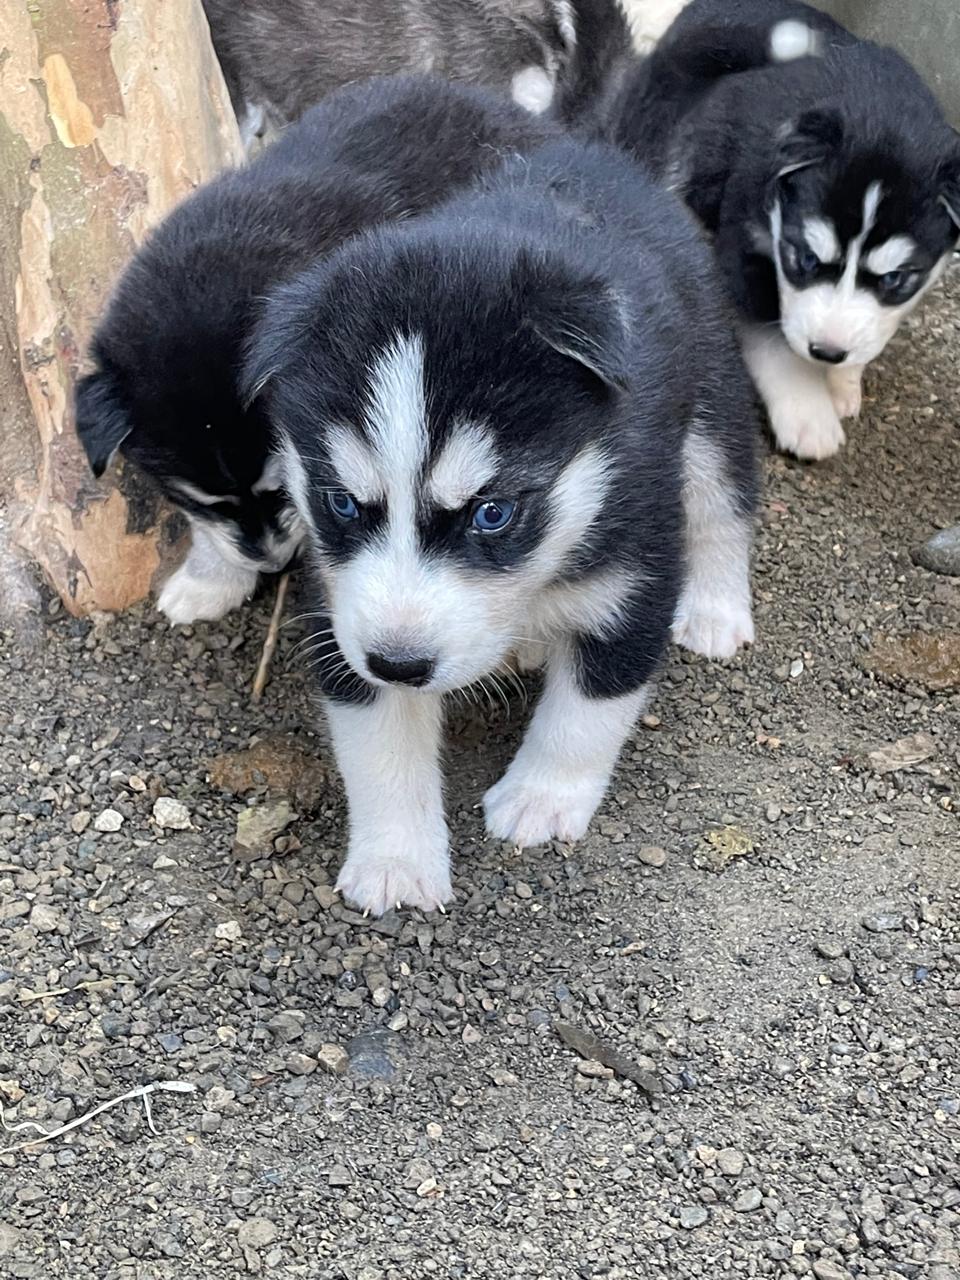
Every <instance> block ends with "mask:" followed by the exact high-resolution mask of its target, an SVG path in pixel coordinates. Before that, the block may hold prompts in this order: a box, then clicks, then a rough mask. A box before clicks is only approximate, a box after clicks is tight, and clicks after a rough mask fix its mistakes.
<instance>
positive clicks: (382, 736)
mask: <svg viewBox="0 0 960 1280" xmlns="http://www.w3.org/2000/svg"><path fill="white" fill-rule="evenodd" d="M326 709H327V719H328V722H329V725H330V734H331V737H332V739H333V747H334V751H335V753H336V757H337V765H338V767H339V769H340V773H341V775H342V777H343V781H344V785H345V787H346V791H347V804H348V806H349V812H350V841H349V846H348V850H347V860H346V862H345V863H344V864H343V868H342V869H341V871H340V876H339V879H338V880H337V888H338V889H339V890H340V891H341V892H342V893H343V895H344V897H346V898H349V899H350V901H351V902H354V903H356V904H357V906H359V907H362V908H363V910H364V911H370V912H372V913H373V914H374V915H382V914H383V912H384V911H389V910H390V909H391V907H396V906H400V905H406V906H411V907H422V908H423V910H425V911H433V910H434V909H435V908H436V907H439V906H441V905H442V904H443V903H444V902H449V900H450V898H451V896H452V892H453V891H452V889H451V885H450V850H449V837H448V834H447V824H446V821H445V820H444V816H443V794H442V780H441V775H440V734H441V729H442V720H443V716H442V700H441V698H440V696H439V695H437V694H430V693H426V694H416V693H411V692H410V691H409V690H396V689H379V690H377V691H376V692H375V693H374V695H373V697H372V698H371V700H370V701H369V702H366V703H363V704H359V705H358V704H349V703H345V702H335V701H330V702H328V703H327V708H326Z"/></svg>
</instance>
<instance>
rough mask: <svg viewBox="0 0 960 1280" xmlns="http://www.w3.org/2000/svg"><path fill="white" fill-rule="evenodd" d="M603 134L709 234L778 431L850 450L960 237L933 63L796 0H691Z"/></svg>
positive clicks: (952, 142) (799, 447)
mask: <svg viewBox="0 0 960 1280" xmlns="http://www.w3.org/2000/svg"><path fill="white" fill-rule="evenodd" d="M603 133H604V135H605V136H607V137H609V138H612V139H614V140H616V141H617V142H618V143H619V144H620V145H622V146H625V147H627V148H628V149H629V150H631V151H632V152H633V153H634V154H635V155H637V156H639V157H640V158H641V159H643V160H644V161H646V162H647V163H649V164H650V165H651V166H652V167H653V169H654V171H655V172H656V173H657V174H658V176H660V177H661V178H662V179H663V180H664V181H666V182H667V183H668V184H669V185H670V187H671V188H672V189H673V190H675V191H677V192H679V193H681V194H682V195H683V196H684V198H685V199H686V201H687V203H688V204H689V205H690V207H691V208H692V209H693V210H694V212H695V213H696V214H697V215H698V217H699V218H700V219H701V221H702V222H703V223H704V225H705V226H706V227H707V229H708V230H709V231H710V232H711V233H712V234H713V236H714V238H715V248H716V252H717V256H718V258H719V262H720V265H721V268H722V270H723V273H724V276H725V277H726V280H727V284H728V287H729V289H730V292H731V293H732V295H733V297H734V299H735V300H736V303H737V306H738V309H739V312H740V317H741V322H742V327H743V349H744V354H745V356H746V360H747V364H748V366H749V368H750V371H751V373H752V375H753V378H754V381H755V383H756V385H757V388H758V390H759V392H760V394H761V396H762V398H763V400H764V402H765V404H766V407H767V410H768V412H769V416H770V422H771V425H772V428H773V433H774V436H775V437H776V440H777V443H778V444H779V445H780V447H781V448H783V449H785V450H787V451H788V452H790V453H794V454H796V455H797V456H798V457H801V458H826V457H829V456H831V455H832V454H834V453H836V452H837V450H838V449H839V448H840V446H841V445H842V444H843V442H844V432H843V427H842V425H841V420H842V419H843V418H848V417H856V415H857V414H858V412H859V409H860V384H861V377H862V373H863V368H864V366H865V365H866V364H868V363H869V362H870V361H871V360H874V359H876V357H877V356H878V355H879V354H880V352H881V351H882V350H883V348H884V347H885V346H886V344H887V342H888V341H889V340H890V338H891V337H892V336H893V334H894V333H895V332H896V330H897V328H898V326H899V325H900V323H901V322H902V320H903V319H904V317H905V316H907V315H909V314H910V312H911V311H913V309H914V308H915V307H916V306H917V304H918V303H919V301H920V299H921V298H922V297H923V296H924V294H925V293H926V292H927V291H928V290H929V289H930V288H931V287H932V286H933V285H934V284H935V283H936V281H937V280H938V279H939V278H940V276H941V275H942V274H943V271H944V269H945V267H946V265H947V263H948V261H949V258H950V255H951V253H952V251H953V249H954V248H955V246H956V244H957V240H958V236H960V139H958V136H957V134H956V133H955V132H954V131H953V130H952V129H951V128H950V127H949V126H948V124H947V123H946V121H945V119H944V117H943V114H942V112H941V110H940V107H939V106H938V104H937V102H936V100H935V99H934V97H933V95H932V94H931V93H930V91H929V90H928V89H927V88H926V86H925V85H924V84H923V82H922V81H921V79H920V77H919V76H918V75H917V73H916V72H915V71H914V69H913V68H912V67H911V66H910V64H909V63H908V62H907V61H906V60H905V59H904V58H903V57H901V55H900V54H898V53H896V52H894V50H892V49H886V48H881V47H880V46H878V45H875V44H871V43H869V42H867V41H862V40H858V39H856V38H855V37H854V36H852V35H851V34H850V33H849V32H848V31H846V30H845V29H844V28H843V27H841V26H839V25H838V24H837V23H836V22H834V21H833V20H832V19H831V18H829V17H828V16H827V15H826V14H823V13H821V12H820V11H819V10H817V9H813V8H811V7H810V6H808V5H806V4H800V3H796V2H795V0H692V3H691V4H690V5H688V7H687V8H686V9H685V10H684V11H683V12H682V13H681V14H680V16H679V18H678V19H677V20H676V22H675V23H674V24H673V26H672V27H671V28H670V29H669V31H668V32H667V34H666V36H665V37H664V39H663V42H662V43H661V45H660V46H659V47H658V48H657V49H656V50H655V51H654V53H653V54H652V56H651V57H650V58H649V59H648V60H647V61H646V62H644V63H642V64H639V65H638V66H637V67H636V68H635V69H634V72H633V74H632V75H631V77H629V79H628V81H627V83H626V84H625V86H624V87H623V88H622V90H621V92H620V94H619V95H618V97H617V98H616V99H615V101H614V103H613V105H612V107H611V108H610V109H609V110H608V111H607V118H606V124H605V128H604V130H603Z"/></svg>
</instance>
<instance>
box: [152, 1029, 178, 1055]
mask: <svg viewBox="0 0 960 1280" xmlns="http://www.w3.org/2000/svg"><path fill="white" fill-rule="evenodd" d="M157 1043H158V1044H159V1046H160V1048H161V1049H162V1050H163V1051H164V1053H176V1052H177V1051H178V1050H180V1049H182V1048H183V1039H182V1038H181V1037H180V1036H178V1035H176V1034H175V1032H173V1031H163V1032H161V1033H160V1035H158V1036H157Z"/></svg>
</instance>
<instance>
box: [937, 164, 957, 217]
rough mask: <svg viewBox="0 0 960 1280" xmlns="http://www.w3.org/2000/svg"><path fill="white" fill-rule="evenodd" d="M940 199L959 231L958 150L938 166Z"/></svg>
mask: <svg viewBox="0 0 960 1280" xmlns="http://www.w3.org/2000/svg"><path fill="white" fill-rule="evenodd" d="M939 180H940V201H941V203H942V205H943V207H944V208H945V209H946V211H947V213H949V215H950V217H951V218H952V219H953V221H954V222H955V223H956V227H957V231H958V233H960V150H958V151H955V152H954V153H953V155H951V156H948V157H947V159H946V160H944V162H943V164H942V165H941V166H940V173H939Z"/></svg>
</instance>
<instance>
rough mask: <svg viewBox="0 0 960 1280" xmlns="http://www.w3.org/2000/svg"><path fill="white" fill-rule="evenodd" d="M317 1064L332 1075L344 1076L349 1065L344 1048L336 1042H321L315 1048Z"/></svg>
mask: <svg viewBox="0 0 960 1280" xmlns="http://www.w3.org/2000/svg"><path fill="white" fill-rule="evenodd" d="M317 1066H318V1067H319V1068H320V1070H321V1071H326V1072H327V1073H328V1074H329V1075H332V1076H345V1075H346V1074H347V1069H348V1068H349V1066H350V1058H349V1055H348V1054H347V1051H346V1049H342V1048H341V1047H340V1045H338V1044H322V1045H321V1046H320V1048H319V1049H318V1050H317Z"/></svg>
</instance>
